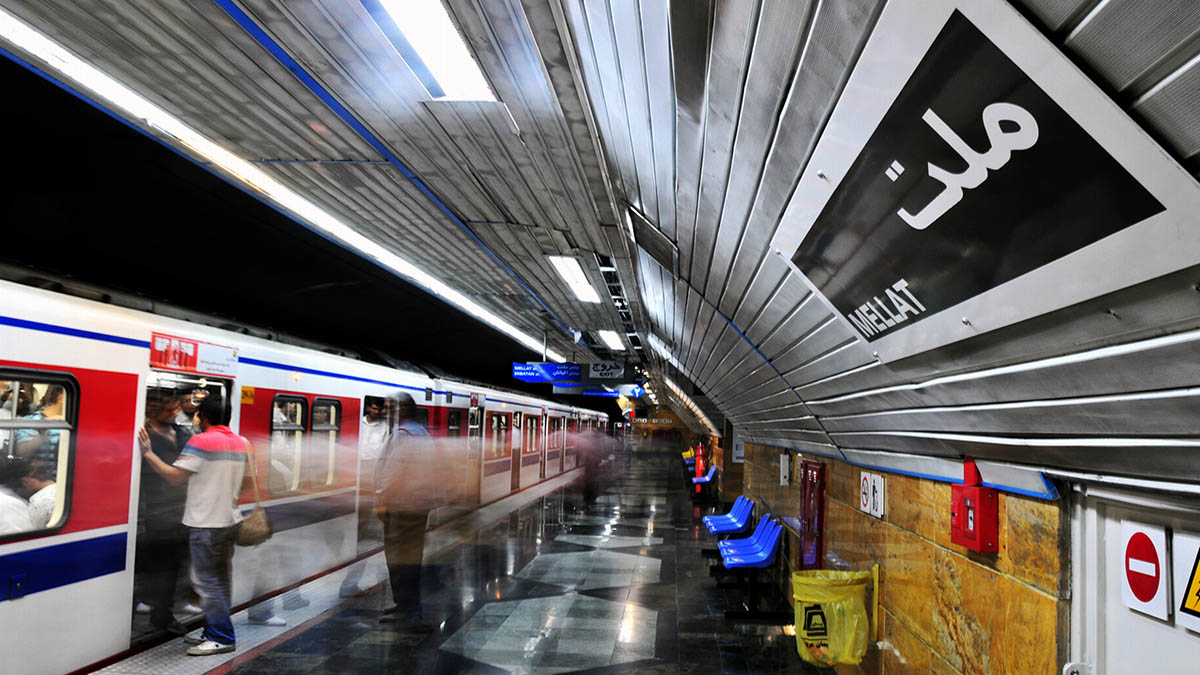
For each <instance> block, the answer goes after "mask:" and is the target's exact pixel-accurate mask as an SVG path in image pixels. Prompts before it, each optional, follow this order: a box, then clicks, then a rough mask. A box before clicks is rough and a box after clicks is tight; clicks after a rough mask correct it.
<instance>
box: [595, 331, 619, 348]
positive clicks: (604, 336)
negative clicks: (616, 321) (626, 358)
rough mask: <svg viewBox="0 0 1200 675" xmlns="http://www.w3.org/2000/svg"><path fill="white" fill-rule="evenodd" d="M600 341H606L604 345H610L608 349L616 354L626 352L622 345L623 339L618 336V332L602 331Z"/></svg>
mask: <svg viewBox="0 0 1200 675" xmlns="http://www.w3.org/2000/svg"><path fill="white" fill-rule="evenodd" d="M600 339H601V340H604V344H606V345H608V348H609V349H611V350H613V351H614V352H623V351H625V345H624V344H622V342H621V337H620V336H619V335H617V333H616V331H611V330H602V331H600Z"/></svg>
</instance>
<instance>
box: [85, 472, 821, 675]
mask: <svg viewBox="0 0 1200 675" xmlns="http://www.w3.org/2000/svg"><path fill="white" fill-rule="evenodd" d="M615 474H616V475H614V476H613V477H612V478H610V479H609V480H607V481H606V484H605V485H604V487H603V488H602V489H601V490H600V491H599V494H598V496H596V497H595V499H594V501H592V502H586V501H585V500H584V489H583V484H582V483H583V480H582V474H581V472H579V471H575V472H572V473H571V474H568V475H565V476H562V477H560V478H558V479H556V480H554V481H550V482H548V483H547V484H544V485H542V486H539V487H538V488H537V489H536V490H534V491H529V492H525V493H521V494H518V495H514V496H512V497H510V498H508V499H505V500H502V501H500V502H497V503H495V504H492V505H490V506H487V507H485V508H483V509H480V510H478V511H476V512H474V513H472V514H471V515H468V516H465V517H463V518H459V519H457V520H455V521H451V522H449V523H446V524H445V525H443V526H440V527H437V528H435V529H433V530H431V531H429V532H428V534H427V544H426V552H425V569H424V574H423V577H422V587H423V596H422V597H423V621H424V623H425V624H426V625H425V626H424V627H422V628H405V627H396V626H394V625H391V624H384V623H381V622H380V618H381V616H382V615H383V614H382V612H383V609H384V607H385V606H387V605H390V604H391V602H390V598H389V597H388V592H387V590H386V583H385V581H386V567H385V566H384V561H383V554H382V553H381V552H379V553H375V554H372V555H370V556H369V557H366V558H365V559H363V560H361V561H359V562H356V563H355V565H361V566H363V567H365V569H364V570H363V572H362V578H361V580H360V582H359V583H360V586H362V587H369V589H370V590H369V592H368V593H366V594H365V595H362V596H359V597H355V598H341V597H339V593H338V592H339V588H340V586H341V581H342V579H343V578H344V577H345V576H346V575H347V574H349V573H352V569H351V568H350V567H347V568H343V569H341V570H337V571H335V572H332V573H330V574H327V575H325V576H323V577H321V578H318V579H316V580H313V581H311V582H309V583H307V584H305V585H304V586H302V587H300V588H299V589H296V590H298V591H299V595H300V596H302V597H304V598H305V599H306V600H308V601H309V602H308V604H307V606H305V607H302V608H295V609H286V608H281V607H280V605H281V603H278V602H275V603H274V604H275V605H276V606H275V607H274V611H275V613H276V614H277V615H279V616H281V617H283V618H284V619H286V620H287V622H288V625H287V626H286V627H272V626H260V625H250V624H248V623H247V610H243V611H242V612H240V613H238V614H236V615H235V616H234V624H235V627H236V629H237V633H238V649H237V651H235V652H231V653H228V654H221V655H216V656H206V657H189V656H186V655H185V654H184V650H185V648H186V645H185V644H184V643H183V641H182V639H180V638H176V639H173V640H170V641H169V642H166V643H163V644H160V645H158V646H156V647H154V648H152V649H149V650H146V651H143V652H141V653H139V654H136V655H134V656H132V657H130V658H129V659H126V660H124V661H121V662H118V663H115V664H112V665H111V666H109V667H107V668H105V669H104V670H102V671H100V672H104V673H125V674H134V673H163V672H171V673H181V674H182V673H197V674H199V673H238V674H246V675H248V674H251V673H272V674H284V673H286V674H299V673H375V672H415V673H465V672H469V673H505V672H507V673H565V672H578V671H585V672H589V673H691V672H725V673H780V672H788V673H794V672H809V670H808V667H807V666H806V665H805V664H803V663H802V662H801V661H800V659H799V657H798V656H797V654H796V645H795V638H794V637H791V636H790V635H787V634H785V629H784V627H782V626H773V625H756V624H743V625H736V624H732V623H728V622H727V621H726V620H725V618H724V612H725V611H726V610H727V609H735V608H737V607H738V605H739V603H740V602H741V597H742V596H741V594H740V593H739V592H738V591H735V590H723V589H719V588H717V585H716V583H715V582H714V580H713V579H711V578H710V577H709V575H708V572H707V567H708V564H709V563H708V562H707V561H706V560H705V559H704V557H703V556H702V555H701V553H700V549H701V548H704V547H707V546H711V545H712V542H711V538H710V537H709V535H708V534H707V532H705V531H704V528H703V526H702V525H701V524H700V517H701V516H702V515H705V514H707V513H709V512H711V509H705V508H701V507H697V506H695V505H693V503H692V502H691V500H690V498H689V494H688V493H687V492H685V490H684V487H683V483H682V477H681V476H680V472H679V470H678V468H677V457H675V458H671V457H666V456H662V457H638V456H635V457H634V458H633V459H632V462H631V465H630V466H629V467H628V468H626V469H624V470H620V471H616V472H615ZM354 573H357V572H356V571H355V572H354ZM812 672H816V671H812Z"/></svg>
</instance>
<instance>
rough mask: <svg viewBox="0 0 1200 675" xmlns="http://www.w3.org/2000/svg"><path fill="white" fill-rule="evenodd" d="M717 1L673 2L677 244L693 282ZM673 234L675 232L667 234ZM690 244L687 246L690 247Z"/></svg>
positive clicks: (682, 266) (681, 262) (685, 273)
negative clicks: (698, 201) (709, 71)
mask: <svg viewBox="0 0 1200 675" xmlns="http://www.w3.org/2000/svg"><path fill="white" fill-rule="evenodd" d="M713 2H714V0H695V1H694V2H683V1H679V0H675V1H673V2H671V3H670V4H669V8H670V9H669V11H670V19H671V49H672V64H673V66H674V71H675V90H674V92H675V129H676V137H675V172H676V188H675V231H674V233H673V236H674V238H675V242H676V243H677V244H679V245H680V258H679V269H680V274H682V275H683V276H684V277H685V278H691V269H692V253H691V251H692V247H691V245H690V244H691V243H692V241H693V240H694V238H695V236H696V235H695V232H696V203H697V199H698V198H699V195H700V172H701V169H702V168H703V165H704V127H705V124H706V123H707V114H708V106H707V105H706V104H705V101H706V99H707V82H708V68H709V52H710V48H711V45H712V22H713V14H714V8H713ZM668 234H672V233H670V232H669V233H668ZM685 243H686V244H687V245H685Z"/></svg>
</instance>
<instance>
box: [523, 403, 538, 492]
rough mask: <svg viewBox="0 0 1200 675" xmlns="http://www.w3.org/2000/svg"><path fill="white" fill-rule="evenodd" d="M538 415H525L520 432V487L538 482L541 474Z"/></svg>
mask: <svg viewBox="0 0 1200 675" xmlns="http://www.w3.org/2000/svg"><path fill="white" fill-rule="evenodd" d="M540 421H541V418H540V417H539V416H538V415H525V421H524V423H523V424H524V429H522V432H521V462H520V464H521V485H520V486H521V487H523V488H525V487H529V486H530V485H533V484H534V483H536V482H538V479H539V478H540V476H541V464H542V450H541V445H540V444H539V442H538V441H539V439H540V436H541V433H540V429H539V428H538V426H539V425H538V423H539V422H540Z"/></svg>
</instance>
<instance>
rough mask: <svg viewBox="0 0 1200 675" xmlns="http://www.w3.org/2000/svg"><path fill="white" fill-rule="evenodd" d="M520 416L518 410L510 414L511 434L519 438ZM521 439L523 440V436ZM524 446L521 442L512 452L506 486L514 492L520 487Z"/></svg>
mask: <svg viewBox="0 0 1200 675" xmlns="http://www.w3.org/2000/svg"><path fill="white" fill-rule="evenodd" d="M521 417H522V414H521V413H519V412H515V413H513V415H512V434H513V436H515V437H517V438H521V436H520V435H519V434H520V432H521ZM521 440H522V441H524V439H523V438H522V439H521ZM524 447H525V446H524V443H522V444H521V448H520V449H517V450H513V452H512V469H511V470H510V471H509V481H510V482H509V486H508V488H509V490H510V491H512V492H516V491H517V490H520V489H521V460H522V459H523V458H524V454H525V453H524Z"/></svg>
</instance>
